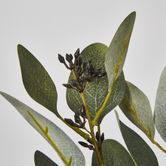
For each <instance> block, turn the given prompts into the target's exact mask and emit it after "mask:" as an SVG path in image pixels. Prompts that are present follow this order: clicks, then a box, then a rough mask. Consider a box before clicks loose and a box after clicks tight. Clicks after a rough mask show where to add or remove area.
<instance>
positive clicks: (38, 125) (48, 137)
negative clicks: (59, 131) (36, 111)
mask: <svg viewBox="0 0 166 166" xmlns="http://www.w3.org/2000/svg"><path fill="white" fill-rule="evenodd" d="M28 114H29V116H30V117H31V118H32V120H33V121H34V123H35V124H36V125H37V127H38V128H39V129H40V130H41V131H42V133H43V134H44V135H45V137H46V138H47V140H48V142H49V143H50V144H51V145H52V147H53V148H54V149H55V151H56V152H57V154H58V155H59V157H60V158H61V160H62V161H63V162H64V164H65V166H71V160H72V158H71V157H70V159H69V160H67V159H66V157H65V156H64V155H63V153H62V152H61V151H60V149H59V148H58V146H57V145H56V143H55V142H54V141H53V140H52V138H51V136H50V135H49V134H48V130H49V129H48V127H47V126H46V128H44V127H43V126H42V125H41V124H40V123H39V122H38V120H37V119H36V118H35V117H34V115H33V114H32V113H31V112H28Z"/></svg>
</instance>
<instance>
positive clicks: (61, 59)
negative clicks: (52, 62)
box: [58, 54, 65, 63]
mask: <svg viewBox="0 0 166 166" xmlns="http://www.w3.org/2000/svg"><path fill="white" fill-rule="evenodd" d="M58 59H59V61H60V63H65V59H64V57H63V56H62V55H60V54H58Z"/></svg>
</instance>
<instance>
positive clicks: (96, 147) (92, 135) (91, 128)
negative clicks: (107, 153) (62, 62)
mask: <svg viewBox="0 0 166 166" xmlns="http://www.w3.org/2000/svg"><path fill="white" fill-rule="evenodd" d="M72 74H73V77H74V79H75V80H77V75H76V73H75V71H74V70H72ZM80 97H81V99H82V102H83V105H84V107H85V114H86V117H87V119H88V123H89V128H90V134H91V141H92V142H91V143H92V144H93V145H94V147H95V153H96V156H97V159H98V162H99V165H100V166H104V160H102V153H101V151H100V150H99V147H98V144H97V142H96V139H95V134H94V125H93V123H92V119H91V116H90V112H89V109H88V105H87V103H86V100H85V97H84V94H83V92H81V93H80Z"/></svg>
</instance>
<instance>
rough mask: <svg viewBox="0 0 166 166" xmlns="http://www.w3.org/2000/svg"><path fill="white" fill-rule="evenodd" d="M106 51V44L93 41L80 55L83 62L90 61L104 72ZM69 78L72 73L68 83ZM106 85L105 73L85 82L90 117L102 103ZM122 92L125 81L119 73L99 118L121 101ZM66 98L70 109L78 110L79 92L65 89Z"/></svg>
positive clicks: (80, 105)
mask: <svg viewBox="0 0 166 166" xmlns="http://www.w3.org/2000/svg"><path fill="white" fill-rule="evenodd" d="M106 51H107V46H105V45H104V44H101V43H94V44H91V45H90V46H88V47H86V48H85V49H84V50H83V51H82V53H81V55H80V57H81V58H82V61H83V62H87V61H91V62H92V65H93V66H94V68H96V69H99V68H101V69H102V71H103V72H105V69H104V59H105V54H106ZM71 79H74V78H73V76H72V74H71V75H70V78H69V83H70V81H71ZM107 87H108V79H107V76H106V75H105V76H103V77H101V78H96V79H94V80H93V81H91V82H88V83H87V85H86V87H85V90H84V92H83V93H84V96H85V99H86V102H87V104H88V106H89V111H90V113H91V116H92V117H95V115H96V112H97V110H98V109H99V108H100V106H101V104H102V103H103V101H104V99H105V97H106V95H107V93H108V89H107ZM124 93H125V81H124V76H123V74H121V76H120V77H119V79H118V80H117V81H116V83H115V86H114V89H113V92H112V95H111V97H110V100H109V101H108V104H107V105H106V107H105V110H104V111H103V114H102V116H101V119H102V118H103V117H104V116H105V115H106V114H107V113H108V112H110V111H111V110H112V109H113V108H114V107H115V106H117V105H118V104H119V103H120V102H121V100H122V98H123V96H124ZM66 98H67V103H68V105H69V107H70V109H71V110H73V111H74V112H79V111H80V109H81V108H82V100H81V98H80V95H79V93H78V92H77V91H76V90H73V89H67V93H66ZM101 119H100V120H101Z"/></svg>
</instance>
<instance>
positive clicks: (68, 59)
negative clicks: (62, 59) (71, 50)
mask: <svg viewBox="0 0 166 166" xmlns="http://www.w3.org/2000/svg"><path fill="white" fill-rule="evenodd" d="M66 60H67V61H68V62H69V63H71V62H72V60H73V56H72V54H66Z"/></svg>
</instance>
